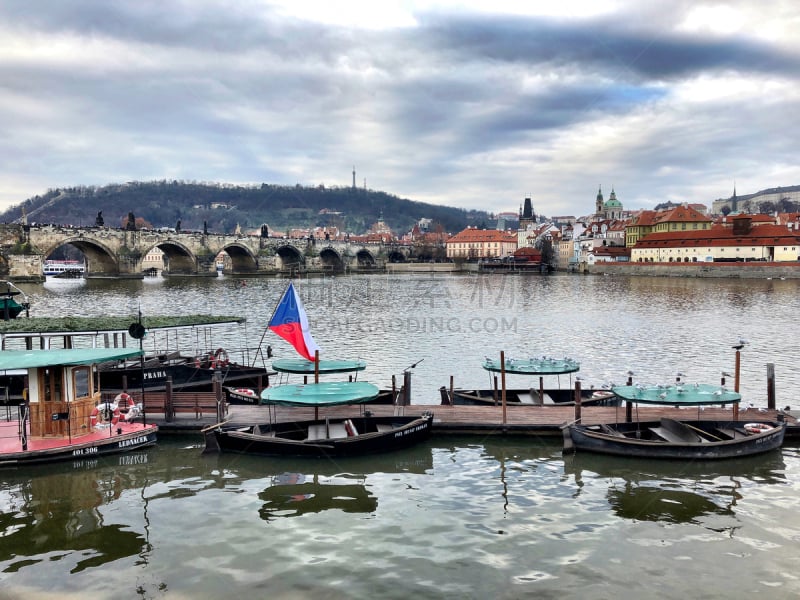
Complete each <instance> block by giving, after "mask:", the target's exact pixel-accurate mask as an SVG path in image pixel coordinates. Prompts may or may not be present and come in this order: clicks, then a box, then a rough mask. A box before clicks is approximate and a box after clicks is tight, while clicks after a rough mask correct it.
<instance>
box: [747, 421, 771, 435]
mask: <svg viewBox="0 0 800 600" xmlns="http://www.w3.org/2000/svg"><path fill="white" fill-rule="evenodd" d="M773 429H775V428H774V427H773V426H772V425H767V424H766V423H745V425H744V430H745V431H749V432H750V433H764V432H765V431H772V430H773Z"/></svg>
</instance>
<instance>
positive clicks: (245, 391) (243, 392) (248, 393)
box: [233, 388, 258, 398]
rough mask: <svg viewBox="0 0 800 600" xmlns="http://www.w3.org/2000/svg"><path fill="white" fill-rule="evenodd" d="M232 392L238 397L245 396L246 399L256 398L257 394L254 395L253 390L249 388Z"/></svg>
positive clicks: (236, 389) (235, 389)
mask: <svg viewBox="0 0 800 600" xmlns="http://www.w3.org/2000/svg"><path fill="white" fill-rule="evenodd" d="M233 391H234V392H235V393H237V394H239V395H240V396H247V397H248V398H257V397H258V394H256V393H255V391H254V390H251V389H250V388H234V389H233Z"/></svg>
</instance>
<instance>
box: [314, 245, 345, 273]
mask: <svg viewBox="0 0 800 600" xmlns="http://www.w3.org/2000/svg"><path fill="white" fill-rule="evenodd" d="M319 261H320V263H322V268H323V269H325V270H326V271H331V272H333V273H344V259H343V258H342V255H341V254H340V253H339V252H338V251H337V250H336V249H335V248H334V247H333V246H327V247H325V248H323V249H322V250H320V251H319Z"/></svg>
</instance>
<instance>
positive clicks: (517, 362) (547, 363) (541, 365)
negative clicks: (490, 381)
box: [483, 357, 581, 375]
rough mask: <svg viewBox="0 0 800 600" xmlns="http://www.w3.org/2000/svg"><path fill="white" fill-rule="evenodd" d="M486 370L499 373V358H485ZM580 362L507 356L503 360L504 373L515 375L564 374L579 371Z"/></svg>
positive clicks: (565, 359) (568, 359)
mask: <svg viewBox="0 0 800 600" xmlns="http://www.w3.org/2000/svg"><path fill="white" fill-rule="evenodd" d="M483 368H484V369H486V370H487V371H495V372H497V373H499V372H500V371H501V370H502V369H501V368H500V359H493V358H487V359H486V360H485V361H484V362H483ZM580 368H581V364H580V363H579V362H577V361H575V360H572V359H571V358H548V357H542V358H521V359H520V358H507V359H506V360H505V371H506V373H511V374H517V375H564V374H565V373H575V372H576V371H579V370H580Z"/></svg>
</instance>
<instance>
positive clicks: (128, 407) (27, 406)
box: [0, 348, 158, 467]
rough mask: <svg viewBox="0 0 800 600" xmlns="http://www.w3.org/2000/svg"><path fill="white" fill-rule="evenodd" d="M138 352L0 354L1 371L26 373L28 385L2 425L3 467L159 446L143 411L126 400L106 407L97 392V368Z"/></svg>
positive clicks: (0, 448)
mask: <svg viewBox="0 0 800 600" xmlns="http://www.w3.org/2000/svg"><path fill="white" fill-rule="evenodd" d="M140 352H141V351H140V350H137V349H126V348H86V349H66V350H6V351H3V352H0V371H11V370H14V371H19V370H24V371H25V372H26V373H27V381H28V386H27V387H26V389H25V394H24V396H25V401H24V402H23V403H21V404H19V405H17V407H16V408H17V414H16V415H15V418H10V413H8V414H9V418H7V419H6V420H5V421H4V422H2V423H0V466H4V467H7V466H16V465H24V464H32V463H43V462H53V461H58V460H69V459H76V458H86V457H96V456H102V455H106V454H116V453H120V452H129V451H131V450H136V449H139V448H142V447H145V446H150V445H152V444H155V443H156V436H157V432H158V427H157V426H156V425H154V424H147V423H146V422H145V420H144V419H145V415H143V414H142V412H141V407H139V406H137V405H135V404H133V403H132V402H129V398H127V397H124V396H120V397H118V398H115V399H114V401H112V402H102V401H101V394H100V389H99V388H96V387H95V377H94V369H95V367H96V365H97V364H98V363H100V362H103V361H105V360H111V359H121V358H127V357H131V356H136V355H137V354H139V353H140ZM9 409H10V407H9ZM140 417H141V420H140Z"/></svg>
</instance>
